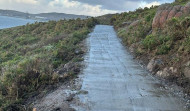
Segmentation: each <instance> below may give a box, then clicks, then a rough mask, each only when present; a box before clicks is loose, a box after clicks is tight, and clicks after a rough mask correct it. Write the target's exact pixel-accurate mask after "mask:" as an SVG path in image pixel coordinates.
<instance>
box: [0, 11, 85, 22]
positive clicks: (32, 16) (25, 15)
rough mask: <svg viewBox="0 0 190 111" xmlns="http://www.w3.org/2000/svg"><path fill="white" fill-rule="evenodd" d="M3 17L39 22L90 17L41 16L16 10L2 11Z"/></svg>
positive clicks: (53, 14) (70, 15) (44, 14)
mask: <svg viewBox="0 0 190 111" xmlns="http://www.w3.org/2000/svg"><path fill="white" fill-rule="evenodd" d="M0 15H1V16H9V17H18V18H25V19H37V20H47V21H48V20H56V21H57V20H60V19H77V18H81V19H86V18H88V16H84V15H74V14H65V13H56V12H52V13H40V14H29V13H24V12H19V11H15V10H1V9H0Z"/></svg>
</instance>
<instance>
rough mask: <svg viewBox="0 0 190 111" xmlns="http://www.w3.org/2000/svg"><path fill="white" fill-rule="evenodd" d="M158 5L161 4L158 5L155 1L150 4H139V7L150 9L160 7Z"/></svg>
mask: <svg viewBox="0 0 190 111" xmlns="http://www.w3.org/2000/svg"><path fill="white" fill-rule="evenodd" d="M160 4H161V3H160V2H157V1H154V2H151V3H147V2H141V4H140V7H141V8H144V7H148V8H150V7H152V6H158V5H160Z"/></svg>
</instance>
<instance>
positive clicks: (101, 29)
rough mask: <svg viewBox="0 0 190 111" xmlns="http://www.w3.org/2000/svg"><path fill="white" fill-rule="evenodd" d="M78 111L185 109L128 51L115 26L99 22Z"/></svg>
mask: <svg viewBox="0 0 190 111" xmlns="http://www.w3.org/2000/svg"><path fill="white" fill-rule="evenodd" d="M87 42H88V46H89V52H88V53H87V55H86V56H85V64H86V67H85V68H84V70H83V72H82V76H81V78H82V80H83V83H82V89H81V90H84V91H88V93H87V94H80V95H79V98H80V101H81V102H82V103H83V104H84V105H83V106H81V107H75V109H76V110H78V111H186V110H185V109H184V106H185V103H184V102H183V101H181V100H180V99H179V98H177V97H174V96H172V94H171V93H170V92H169V91H167V90H166V89H164V88H160V87H161V85H160V84H159V81H158V80H156V79H155V78H154V77H152V76H151V75H150V74H149V73H148V72H147V71H146V70H145V69H143V68H142V67H141V66H140V65H139V64H138V63H137V62H136V61H135V60H134V59H133V57H132V55H130V53H129V52H127V51H126V49H125V47H124V46H123V45H122V44H121V41H120V39H118V37H117V35H116V33H115V31H114V29H113V27H112V26H104V25H98V26H96V27H95V29H94V31H93V32H92V33H91V35H90V37H89V38H88V39H87Z"/></svg>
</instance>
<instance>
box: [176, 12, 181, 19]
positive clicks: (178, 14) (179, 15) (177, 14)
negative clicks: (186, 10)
mask: <svg viewBox="0 0 190 111" xmlns="http://www.w3.org/2000/svg"><path fill="white" fill-rule="evenodd" d="M182 15H183V13H182V12H178V13H176V15H175V17H176V18H178V17H181V16H182Z"/></svg>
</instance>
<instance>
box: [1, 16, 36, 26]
mask: <svg viewBox="0 0 190 111" xmlns="http://www.w3.org/2000/svg"><path fill="white" fill-rule="evenodd" d="M34 22H35V20H31V19H22V18H15V17H6V16H0V29H5V28H11V27H16V26H21V25H26V24H27V23H34Z"/></svg>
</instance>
